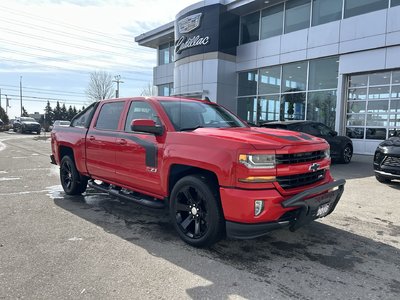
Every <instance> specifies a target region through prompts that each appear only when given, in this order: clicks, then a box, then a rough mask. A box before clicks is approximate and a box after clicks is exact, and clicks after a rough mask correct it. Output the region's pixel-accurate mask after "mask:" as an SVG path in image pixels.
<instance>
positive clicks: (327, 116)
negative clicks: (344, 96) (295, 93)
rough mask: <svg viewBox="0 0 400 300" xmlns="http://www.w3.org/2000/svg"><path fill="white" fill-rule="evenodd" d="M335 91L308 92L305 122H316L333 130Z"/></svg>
mask: <svg viewBox="0 0 400 300" xmlns="http://www.w3.org/2000/svg"><path fill="white" fill-rule="evenodd" d="M336 100H337V97H336V90H334V91H321V92H309V93H308V100H307V120H312V121H317V122H321V123H324V124H326V125H327V126H329V127H330V128H335V118H336Z"/></svg>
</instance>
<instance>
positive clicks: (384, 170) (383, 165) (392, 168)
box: [374, 136, 400, 183]
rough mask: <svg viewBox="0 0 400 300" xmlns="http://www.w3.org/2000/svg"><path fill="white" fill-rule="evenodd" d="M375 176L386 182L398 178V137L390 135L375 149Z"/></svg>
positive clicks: (399, 140) (399, 161) (399, 162)
mask: <svg viewBox="0 0 400 300" xmlns="http://www.w3.org/2000/svg"><path fill="white" fill-rule="evenodd" d="M374 171H375V177H376V179H377V180H378V181H379V182H383V183H388V182H390V181H391V180H393V179H400V137H399V136H394V137H391V138H389V139H387V140H385V141H383V142H382V143H380V144H379V146H378V147H377V148H376V150H375V155H374Z"/></svg>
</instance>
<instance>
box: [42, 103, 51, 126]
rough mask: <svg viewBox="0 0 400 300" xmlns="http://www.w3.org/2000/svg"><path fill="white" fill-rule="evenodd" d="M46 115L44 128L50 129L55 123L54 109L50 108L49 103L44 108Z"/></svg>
mask: <svg viewBox="0 0 400 300" xmlns="http://www.w3.org/2000/svg"><path fill="white" fill-rule="evenodd" d="M44 113H45V116H44V122H43V126H44V127H45V128H48V127H49V126H50V125H51V124H53V122H54V113H53V109H52V108H51V106H50V102H49V101H47V105H46V107H45V108H44Z"/></svg>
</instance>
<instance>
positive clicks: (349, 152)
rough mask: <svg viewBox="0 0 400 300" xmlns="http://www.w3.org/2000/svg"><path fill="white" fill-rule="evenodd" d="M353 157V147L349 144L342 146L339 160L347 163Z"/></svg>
mask: <svg viewBox="0 0 400 300" xmlns="http://www.w3.org/2000/svg"><path fill="white" fill-rule="evenodd" d="M352 157H353V147H352V146H351V145H350V144H347V145H346V146H344V148H343V150H342V152H341V154H340V162H341V163H343V164H348V163H350V161H351V158H352Z"/></svg>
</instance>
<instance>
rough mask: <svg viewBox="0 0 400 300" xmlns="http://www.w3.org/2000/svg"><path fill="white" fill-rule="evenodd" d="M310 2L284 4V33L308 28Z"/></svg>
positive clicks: (293, 0)
mask: <svg viewBox="0 0 400 300" xmlns="http://www.w3.org/2000/svg"><path fill="white" fill-rule="evenodd" d="M310 10H311V1H310V0H292V1H287V2H286V11H285V33H289V32H292V31H296V30H300V29H304V28H308V27H310Z"/></svg>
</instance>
